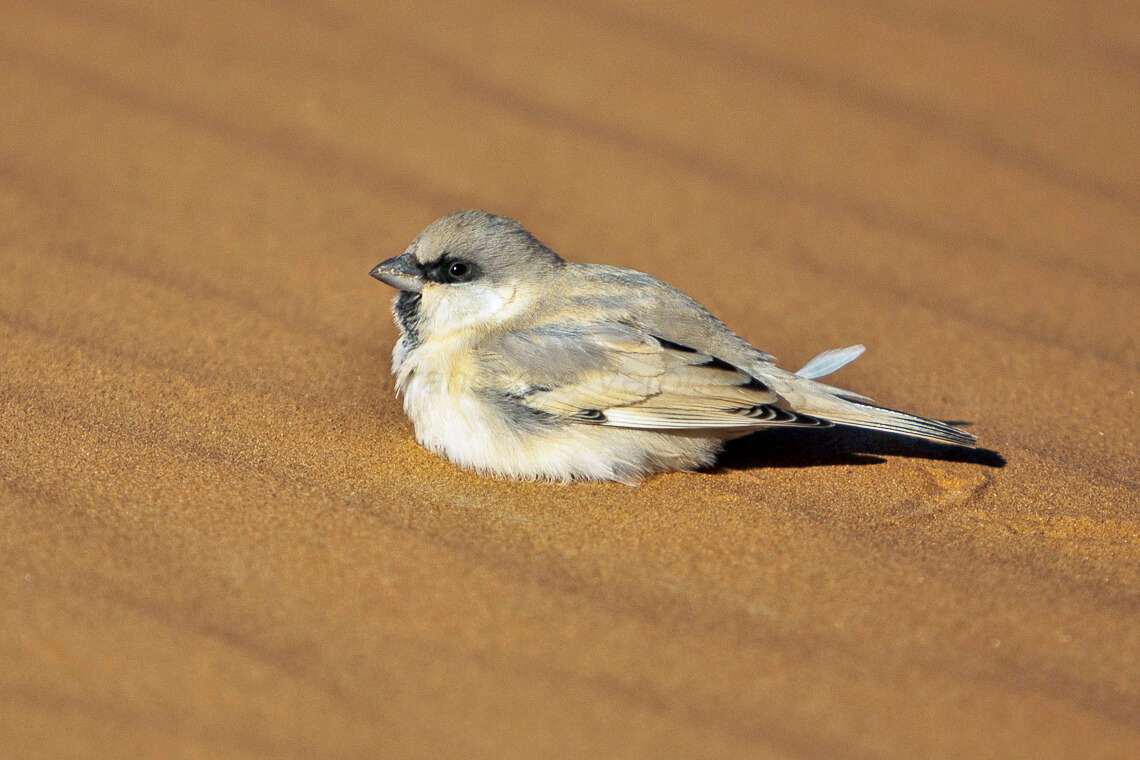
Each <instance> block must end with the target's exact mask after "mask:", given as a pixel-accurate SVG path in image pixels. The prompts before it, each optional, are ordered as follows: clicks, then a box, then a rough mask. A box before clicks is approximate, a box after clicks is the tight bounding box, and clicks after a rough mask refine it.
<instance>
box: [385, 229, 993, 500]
mask: <svg viewBox="0 0 1140 760" xmlns="http://www.w3.org/2000/svg"><path fill="white" fill-rule="evenodd" d="M370 274H371V275H372V276H373V277H375V278H377V279H378V280H381V281H382V282H384V283H386V284H388V285H391V286H392V287H394V288H396V289H397V290H399V294H398V295H397V296H396V299H395V302H394V303H393V314H394V316H395V320H396V323H397V325H398V326H399V329H400V339H399V340H398V341H397V343H396V346H395V349H394V350H393V352H392V371H393V373H394V374H395V375H396V390H397V392H398V393H400V394H402V395H403V400H404V411H405V412H406V413H407V415H408V417H409V418H410V419H411V421H412V425H413V426H414V428H415V435H416V440H417V441H418V442H419V443H420V445H422V446H423V447H424V448H426V449H428V450H430V451H433V452H435V453H437V454H440V455H442V456H444V457H446V458H447V459H449V460H451V461H452V462H453V463H455V464H457V465H459V466H461V467H466V468H469V469H472V470H476V471H478V472H481V473H485V474H490V475H496V476H505V477H512V478H520V479H525V480H551V481H562V482H567V481H572V480H613V481H618V482H621V483H627V484H631V485H632V484H636V483H637V482H639V481H640V480H641V479H642V478H643V477H645V476H646V475H648V474H650V473H654V472H661V471H670V470H695V469H698V468H701V467H706V466H708V465H710V464H712V463H713V461H714V460H715V459H716V456H717V454H718V453H719V452H720V450H721V449H722V448H723V446H724V443H725V441H727V440H730V439H733V438H737V437H740V436H744V435H748V434H749V433H752V432H755V431H757V430H762V429H766V428H773V427H796V428H825V427H830V426H831V425H833V424H841V425H851V426H854V427H860V428H870V429H872V430H881V431H886V432H890V433H898V434H900V435H906V436H913V437H915V438H925V439H928V440H931V441H939V442H942V443H949V444H956V445H960V446H972V445H973V444H974V442H975V440H976V439H975V438H974V436H972V435H970V434H969V433H965V432H963V431H961V430H958V429H956V428H953V427H951V426H950V425H947V424H945V423H943V422H937V421H935V420H928V419H924V418H922V417H917V416H914V415H910V414H906V413H904V412H899V411H895V410H893V409H887V408H884V407H881V406H878V405H875V404H873V403H872V402H871V400H870V399H868V398H867V397H866V396H861V395H859V394H857V393H852V392H851V391H846V390H843V389H841V388H835V387H832V386H830V385H824V384H823V383H819V382H816V378H819V377H823V376H824V375H828V374H830V373H832V372H834V371H835V370H837V369H839V368H840V367H842V366H844V365H845V364H847V363H848V362H850V361H852V360H853V359H855V358H856V357H858V356H859V355H860V354H862V353H863V346H851V347H849V348H843V349H837V350H833V351H825V352H823V353H822V354H820V355H819V356H817V357H815V358H814V359H812V360H811V361H809V362H808V363H807V364H806V365H805V366H804V367H803V368H802V369H800V370H799V371H798V372H795V373H792V372H788V371H786V370H783V369H780V368H779V367H777V366H776V365H775V364H774V363H773V357H772V356H770V355H769V354H766V353H764V352H763V351H760V350H758V349H755V348H753V347H752V346H750V345H749V344H748V343H747V342H746V341H745V340H744V339H743V338H741V337H740V336H738V335H737V334H736V333H734V332H732V331H731V330H729V329H728V328H727V327H725V325H724V323H723V322H721V321H720V320H719V319H717V318H716V317H714V316H713V315H712V314H710V313H709V312H708V310H707V309H705V308H704V307H703V306H701V305H700V304H699V303H697V302H696V301H694V300H693V299H691V298H689V297H688V296H686V295H685V294H683V293H681V292H680V291H679V290H677V289H676V288H674V287H672V286H671V285H669V284H667V283H665V282H662V281H661V280H658V279H657V278H655V277H652V276H650V275H647V274H644V273H642V272H637V271H634V270H632V269H622V268H619V267H612V266H602V265H597V264H578V263H574V262H570V261H566V260H564V259H562V258H561V257H560V256H558V254H556V253H554V252H553V251H551V250H550V249H549V248H547V247H546V246H545V245H543V244H542V243H540V242H539V241H538V240H537V239H535V238H534V236H532V235H531V234H530V233H529V232H527V231H526V230H525V229H524V228H523V227H522V225H521V224H519V223H518V222H517V221H515V220H513V219H508V218H506V217H502V216H496V215H494V214H490V213H487V212H485V211H456V212H454V213H452V214H448V215H447V216H445V217H443V218H441V219H439V220H437V221H435V222H433V223H432V224H430V225H428V227H426V228H425V229H424V230H423V231H422V232H420V234H419V235H418V236H416V238H415V240H413V241H412V244H411V245H410V246H409V247H408V249H407V250H406V251H405V252H404V253H402V254H400V255H399V256H396V257H394V258H391V259H388V260H387V261H384V262H383V263H381V264H378V265H377V266H376V267H375V268H374V269H373V270H372V271H371V273H370Z"/></svg>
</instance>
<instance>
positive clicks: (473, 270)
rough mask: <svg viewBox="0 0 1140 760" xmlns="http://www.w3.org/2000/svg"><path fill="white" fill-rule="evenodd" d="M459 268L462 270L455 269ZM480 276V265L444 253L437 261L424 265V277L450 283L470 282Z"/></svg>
mask: <svg viewBox="0 0 1140 760" xmlns="http://www.w3.org/2000/svg"><path fill="white" fill-rule="evenodd" d="M456 268H459V269H461V270H462V271H453V270H454V269H456ZM478 276H479V266H478V265H477V264H475V263H474V262H471V261H461V260H459V259H454V258H452V257H451V256H449V255H447V254H444V255H443V256H441V257H440V258H439V259H437V260H436V261H433V262H432V263H430V264H425V265H424V279H426V280H428V281H430V282H438V283H440V284H443V285H449V284H453V283H458V282H470V281H471V280H473V279H475V278H476V277H478Z"/></svg>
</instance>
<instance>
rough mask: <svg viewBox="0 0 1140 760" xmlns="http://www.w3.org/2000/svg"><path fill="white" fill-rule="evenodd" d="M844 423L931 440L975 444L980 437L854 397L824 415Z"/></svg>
mask: <svg viewBox="0 0 1140 760" xmlns="http://www.w3.org/2000/svg"><path fill="white" fill-rule="evenodd" d="M820 416H822V417H824V418H826V419H829V420H831V421H832V422H835V423H838V424H840V425H850V426H852V427H858V428H866V429H868V430H881V431H883V432H887V433H897V434H899V435H905V436H910V437H912V438H925V439H926V440H928V441H937V442H939V443H949V444H953V445H955V446H969V447H973V446H975V445H976V444H977V441H978V439H977V437H975V436H973V435H971V434H969V433H967V432H966V431H964V430H959V429H958V428H956V427H953V426H951V425H948V424H946V423H945V422H939V421H938V420H931V419H927V418H926V417H919V416H918V415H915V414H907V413H906V412H900V411H897V410H895V409H887V408H886V407H882V406H874V405H872V404H866V403H863V402H861V401H856V400H854V399H848V400H846V403H845V404H844V405H843V407H842V408H841V409H838V410H835V409H828V411H827V412H826V413H824V414H822V415H820Z"/></svg>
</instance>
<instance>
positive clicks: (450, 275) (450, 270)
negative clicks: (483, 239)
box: [447, 261, 472, 282]
mask: <svg viewBox="0 0 1140 760" xmlns="http://www.w3.org/2000/svg"><path fill="white" fill-rule="evenodd" d="M471 273H472V267H471V265H470V264H468V263H466V262H463V261H456V262H454V263H452V264H451V265H449V266H448V267H447V279H448V280H449V281H451V282H463V281H464V280H466V279H468V278H469V277H470V276H471Z"/></svg>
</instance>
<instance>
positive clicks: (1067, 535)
mask: <svg viewBox="0 0 1140 760" xmlns="http://www.w3.org/2000/svg"><path fill="white" fill-rule="evenodd" d="M776 5H779V7H768V6H776ZM1048 6H1049V7H1046V8H1042V6H1041V4H1040V3H1038V2H1033V3H1030V2H1022V1H1018V2H1009V3H1004V4H995V3H982V2H968V3H965V4H962V3H956V4H954V6H953V9H951V8H949V7H945V8H944V7H940V6H939V5H937V4H935V3H933V2H927V1H926V0H902V2H893V1H892V2H884V3H877V2H876V3H866V4H856V5H855V6H853V7H847V6H845V5H840V4H833V3H828V2H803V1H798V0H797V1H796V2H791V3H784V4H752V3H728V2H720V1H719V0H713V1H710V2H705V3H703V4H699V5H696V4H691V3H687V2H671V3H664V4H663V3H658V2H650V1H649V0H638V1H636V2H631V3H625V4H621V5H618V4H616V3H615V4H610V3H608V2H594V1H593V0H585V1H583V2H571V3H567V4H561V5H557V6H554V5H551V6H543V5H540V6H531V5H529V4H523V3H514V2H492V3H471V4H468V5H464V4H455V5H453V6H448V5H444V4H432V5H431V6H430V7H428V8H420V9H419V10H412V9H409V8H407V7H404V6H403V5H401V4H393V7H379V6H378V5H377V4H374V3H367V2H363V1H361V2H349V0H333V1H332V2H329V3H326V4H318V3H301V2H283V3H263V2H256V1H254V0H239V2H235V3H222V2H151V3H145V4H144V3H129V2H126V0H90V1H89V2H88V1H84V2H63V1H62V0H61V1H60V2H33V1H32V0H11V1H10V2H5V3H4V4H3V11H2V16H3V18H4V23H3V24H2V25H0V103H3V105H2V106H0V272H2V275H0V474H2V478H0V525H2V532H0V540H2V542H3V544H2V546H3V548H2V550H0V611H2V615H0V736H3V737H4V739H3V743H4V744H5V745H6V747H7V749H6V750H5V754H6V756H8V757H20V758H64V757H77V758H78V757H82V758H103V757H108V758H112V757H135V758H141V757H187V758H189V757H201V758H262V757H264V758H353V757H361V758H364V757H440V756H444V755H453V756H460V757H486V758H508V757H518V758H535V757H567V758H569V757H615V758H616V757H647V758H648V757H653V758H657V757H667V756H686V757H692V756H700V757H716V758H720V757H752V758H918V757H1011V758H1012V757H1035V758H1071V757H1078V756H1079V757H1121V758H1124V757H1137V756H1140V496H1138V492H1140V479H1138V474H1140V473H1138V464H1137V463H1138V462H1140V402H1138V399H1137V389H1138V382H1140V381H1138V378H1140V372H1138V370H1140V337H1138V336H1140V243H1138V241H1140V148H1138V146H1140V119H1137V114H1138V113H1140V86H1138V84H1140V66H1138V63H1137V62H1138V61H1140V16H1138V15H1137V13H1136V9H1135V6H1134V5H1133V4H1131V3H1109V2H1102V3H1077V2H1067V1H1065V0H1053V1H1052V2H1050V3H1048ZM462 207H478V208H486V209H490V210H494V211H497V212H500V213H504V214H509V215H512V216H516V217H518V218H520V219H522V220H523V221H524V222H525V223H526V225H527V226H528V227H530V228H531V229H532V230H533V231H534V232H535V233H536V234H537V235H538V236H539V237H540V238H541V239H543V240H544V241H545V242H547V243H548V244H549V245H551V246H552V247H553V248H555V249H556V250H558V251H560V252H561V253H563V254H564V255H565V256H567V257H569V258H574V259H578V260H588V261H598V262H606V263H612V264H618V265H625V266H632V267H636V268H639V269H642V270H645V271H648V272H651V273H653V274H655V275H657V276H660V277H663V278H665V279H667V280H669V281H670V282H672V283H674V284H675V285H677V286H679V287H681V288H682V289H683V290H685V291H686V292H688V293H689V294H690V295H692V296H694V297H695V298H697V299H698V300H700V301H702V302H703V303H705V304H706V305H707V306H709V307H710V308H711V309H712V310H713V311H714V312H716V313H717V314H718V315H719V316H721V317H722V318H723V319H724V320H725V321H726V322H727V323H728V324H729V325H730V326H731V327H732V328H734V329H735V330H737V331H738V332H740V333H741V334H742V335H744V336H745V337H747V338H748V339H749V340H750V341H752V342H753V343H755V344H756V345H758V346H759V347H761V348H764V349H766V350H768V351H771V352H772V353H774V354H776V355H777V356H778V357H780V360H781V363H782V364H783V365H784V366H788V367H791V368H795V367H796V366H798V365H799V363H801V362H803V361H804V360H806V359H807V358H809V357H810V356H812V355H814V354H815V353H816V352H817V351H820V350H822V349H825V348H832V347H836V346H844V345H849V344H852V343H864V344H866V345H867V346H868V349H869V350H868V353H867V355H866V356H865V357H863V358H862V359H860V360H859V361H858V362H856V363H855V364H853V365H852V366H850V367H849V368H847V369H844V370H843V371H842V373H841V374H840V375H838V376H836V382H837V383H840V384H842V385H844V386H846V387H851V388H854V389H856V390H859V391H862V392H864V393H867V394H869V395H871V396H873V397H875V398H877V399H879V400H880V401H882V402H884V403H888V404H891V405H894V406H897V407H901V408H904V409H908V410H912V411H915V412H919V413H922V414H926V415H929V416H935V417H939V418H943V419H951V420H960V421H964V422H969V423H970V428H969V429H970V430H972V431H973V432H974V433H976V434H977V435H978V436H979V438H980V440H981V442H982V445H983V447H984V448H983V449H980V450H978V451H977V452H973V453H969V452H960V451H954V450H951V449H946V448H941V447H937V446H931V445H924V444H921V443H913V442H907V441H903V440H897V439H889V438H884V437H878V436H873V435H869V434H860V433H855V432H850V431H848V432H843V431H833V432H831V433H817V434H814V435H809V434H806V433H804V434H799V433H797V434H791V433H768V434H763V435H758V436H753V437H751V438H749V439H746V440H744V441H742V442H740V443H739V444H737V445H736V446H734V448H733V450H732V451H731V452H730V453H729V454H728V455H727V456H726V457H725V459H724V461H723V463H722V466H721V467H719V468H718V469H716V470H714V471H711V472H707V473H699V474H671V475H665V476H660V477H656V478H653V479H651V480H649V481H648V482H646V483H645V484H643V485H642V486H640V487H638V488H633V489H631V488H627V487H625V486H620V485H576V486H568V487H562V486H550V485H540V484H519V483H510V482H499V481H495V480H491V479H486V478H481V477H477V476H474V475H471V474H469V473H466V472H463V471H460V470H457V469H455V468H453V467H451V466H450V465H448V464H447V463H446V462H443V461H441V460H439V459H437V458H435V457H434V456H432V455H430V454H428V453H426V452H425V451H423V450H421V449H420V448H419V447H417V446H416V444H415V443H414V442H413V440H412V436H411V429H410V425H409V424H408V422H407V420H406V419H405V418H404V416H403V415H402V413H401V411H400V408H399V405H398V403H397V401H396V399H395V398H394V394H393V388H392V380H391V377H390V375H389V372H388V354H389V351H390V349H391V347H392V344H393V342H394V340H395V334H396V333H395V328H394V327H393V325H392V323H391V320H390V318H389V314H388V307H389V302H390V298H391V292H390V291H389V290H388V289H386V288H385V287H384V286H382V285H380V284H379V283H377V282H375V281H374V280H372V279H370V278H369V277H368V275H367V273H368V270H369V269H370V268H371V267H372V266H373V265H375V264H376V263H377V262H378V261H380V260H381V259H384V258H387V257H388V256H390V255H393V254H395V253H399V252H400V251H402V250H403V248H404V246H406V244H407V243H408V241H409V240H410V239H411V238H412V236H414V235H415V233H416V232H417V231H418V230H419V229H420V228H421V227H422V226H423V225H425V224H426V223H428V222H429V221H431V220H432V219H434V218H435V217H437V216H439V215H441V214H443V213H445V212H447V211H450V210H453V209H455V208H462Z"/></svg>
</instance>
